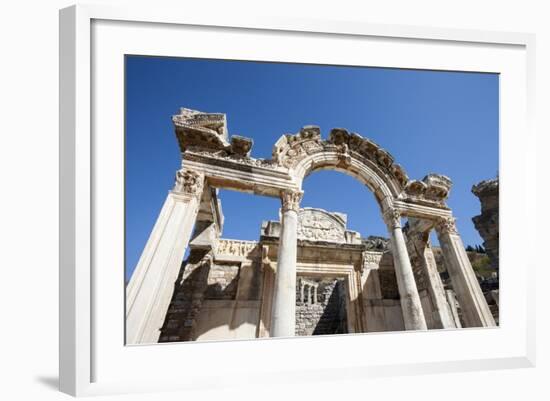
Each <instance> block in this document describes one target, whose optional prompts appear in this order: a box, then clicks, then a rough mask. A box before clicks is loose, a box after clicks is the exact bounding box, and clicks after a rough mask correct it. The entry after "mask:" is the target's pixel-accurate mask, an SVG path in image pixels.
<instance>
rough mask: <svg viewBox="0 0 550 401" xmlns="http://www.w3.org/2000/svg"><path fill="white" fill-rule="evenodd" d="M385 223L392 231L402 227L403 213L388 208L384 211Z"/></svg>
mask: <svg viewBox="0 0 550 401" xmlns="http://www.w3.org/2000/svg"><path fill="white" fill-rule="evenodd" d="M384 221H385V222H386V225H387V226H388V228H390V229H394V228H400V227H401V211H400V210H399V209H395V208H388V209H386V210H385V211H384Z"/></svg>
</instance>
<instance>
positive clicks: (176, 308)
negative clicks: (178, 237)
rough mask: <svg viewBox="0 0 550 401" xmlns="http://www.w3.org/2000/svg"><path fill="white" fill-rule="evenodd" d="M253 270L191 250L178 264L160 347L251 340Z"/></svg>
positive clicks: (256, 294) (256, 279) (256, 280)
mask: <svg viewBox="0 0 550 401" xmlns="http://www.w3.org/2000/svg"><path fill="white" fill-rule="evenodd" d="M260 270H261V269H260V268H259V266H258V265H256V264H254V263H251V262H250V261H249V262H247V263H244V264H243V263H242V262H236V261H235V262H231V261H217V260H216V261H215V260H214V259H213V257H212V254H211V252H207V251H205V250H199V249H193V250H192V251H191V253H190V255H189V258H188V259H187V261H185V262H184V263H183V264H182V268H181V271H180V276H179V277H178V280H177V282H176V283H175V285H174V293H173V296H172V300H171V302H170V306H169V308H168V312H167V314H166V318H165V321H164V325H163V327H162V328H161V335H160V339H159V342H174V341H190V340H196V339H216V336H215V335H213V334H212V333H210V334H208V333H207V332H208V331H212V332H213V333H215V332H223V333H224V335H223V336H221V337H218V338H217V339H222V338H243V337H245V338H254V337H255V331H256V330H255V328H256V326H257V323H258V319H259V317H258V314H259V299H260V292H261V290H260V288H261V285H262V280H261V277H262V274H261V271H260Z"/></svg>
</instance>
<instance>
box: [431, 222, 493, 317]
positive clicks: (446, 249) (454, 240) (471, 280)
mask: <svg viewBox="0 0 550 401" xmlns="http://www.w3.org/2000/svg"><path fill="white" fill-rule="evenodd" d="M436 231H437V235H438V238H439V243H440V245H441V249H442V251H443V257H444V259H445V265H446V266H447V269H448V271H449V275H450V276H451V280H452V283H453V289H454V291H455V292H456V296H457V298H458V302H459V303H460V307H461V311H462V315H463V318H464V321H465V323H466V325H467V327H490V326H495V321H494V319H493V316H492V314H491V311H490V310H489V306H488V305H487V302H486V300H485V297H484V296H483V292H482V291H481V288H480V286H479V283H478V281H477V278H476V276H475V273H474V270H473V269H472V265H471V264H470V260H469V258H468V255H467V253H466V250H465V249H464V244H463V243H462V240H461V239H460V236H459V235H458V232H457V230H456V225H455V221H454V219H447V220H442V221H440V222H439V223H438V225H437V226H436Z"/></svg>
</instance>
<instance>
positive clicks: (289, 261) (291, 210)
mask: <svg viewBox="0 0 550 401" xmlns="http://www.w3.org/2000/svg"><path fill="white" fill-rule="evenodd" d="M301 199H302V193H301V192H294V191H283V192H282V193H281V202H282V208H281V212H282V216H281V234H280V237H279V249H278V254H277V271H276V273H275V289H274V294H273V307H272V313H271V330H270V334H271V337H292V336H294V330H295V326H296V253H297V244H296V239H297V229H298V208H299V207H300V200H301Z"/></svg>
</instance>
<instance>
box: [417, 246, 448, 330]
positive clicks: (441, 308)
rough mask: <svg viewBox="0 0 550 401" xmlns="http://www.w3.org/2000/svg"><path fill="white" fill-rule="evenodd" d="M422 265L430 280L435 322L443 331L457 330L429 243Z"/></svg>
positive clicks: (429, 290)
mask: <svg viewBox="0 0 550 401" xmlns="http://www.w3.org/2000/svg"><path fill="white" fill-rule="evenodd" d="M421 263H422V267H423V269H424V272H425V273H426V276H427V280H428V283H427V284H428V293H429V294H430V297H431V299H432V301H433V304H434V308H435V310H434V318H435V320H436V321H437V322H438V324H440V325H441V328H443V329H450V328H456V324H455V321H454V318H453V315H452V313H451V307H450V305H449V304H448V303H447V297H446V296H445V289H444V288H443V283H442V282H441V276H440V275H439V272H438V271H437V264H436V262H435V256H434V253H433V251H432V247H431V245H430V243H429V242H428V243H427V244H426V246H425V248H424V252H423V258H422V259H421Z"/></svg>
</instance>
